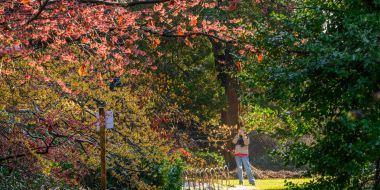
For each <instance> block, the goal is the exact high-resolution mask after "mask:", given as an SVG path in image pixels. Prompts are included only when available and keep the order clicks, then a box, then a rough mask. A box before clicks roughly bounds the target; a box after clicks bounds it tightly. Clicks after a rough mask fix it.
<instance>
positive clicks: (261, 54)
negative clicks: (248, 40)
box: [257, 52, 264, 63]
mask: <svg viewBox="0 0 380 190" xmlns="http://www.w3.org/2000/svg"><path fill="white" fill-rule="evenodd" d="M263 59H264V54H263V53H262V52H261V53H259V54H258V55H257V62H259V63H261V62H262V61H263Z"/></svg>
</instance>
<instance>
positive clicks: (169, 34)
mask: <svg viewBox="0 0 380 190" xmlns="http://www.w3.org/2000/svg"><path fill="white" fill-rule="evenodd" d="M142 30H143V31H145V32H149V33H152V34H156V35H159V36H163V37H175V38H186V37H189V36H193V35H195V36H205V37H208V38H212V39H214V40H218V41H221V42H225V43H232V42H234V41H235V40H230V41H229V40H226V39H223V38H220V37H218V36H214V35H211V34H207V33H204V32H186V33H184V34H183V35H179V34H176V32H174V31H164V32H160V31H154V30H152V29H150V28H147V27H142Z"/></svg>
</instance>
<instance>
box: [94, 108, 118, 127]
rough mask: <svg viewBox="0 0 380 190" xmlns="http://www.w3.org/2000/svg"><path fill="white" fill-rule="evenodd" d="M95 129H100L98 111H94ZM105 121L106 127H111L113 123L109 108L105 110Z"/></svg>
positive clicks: (111, 112)
mask: <svg viewBox="0 0 380 190" xmlns="http://www.w3.org/2000/svg"><path fill="white" fill-rule="evenodd" d="M95 115H96V131H100V126H99V120H100V118H99V112H96V114H95ZM105 121H106V128H107V129H112V128H113V126H114V124H113V111H112V110H109V111H106V118H105Z"/></svg>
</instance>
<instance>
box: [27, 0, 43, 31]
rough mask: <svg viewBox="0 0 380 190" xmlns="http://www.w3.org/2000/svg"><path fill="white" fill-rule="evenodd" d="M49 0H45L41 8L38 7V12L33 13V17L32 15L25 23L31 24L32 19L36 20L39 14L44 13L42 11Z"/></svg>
mask: <svg viewBox="0 0 380 190" xmlns="http://www.w3.org/2000/svg"><path fill="white" fill-rule="evenodd" d="M48 2H49V0H45V1H44V2H43V3H42V5H41V6H40V8H39V9H38V12H37V13H36V14H35V15H33V16H32V17H30V19H29V20H28V21H26V23H25V25H28V24H30V23H31V22H32V21H34V20H36V19H37V18H38V16H39V15H40V14H41V13H42V11H43V10H44V9H45V7H46V5H47V4H48Z"/></svg>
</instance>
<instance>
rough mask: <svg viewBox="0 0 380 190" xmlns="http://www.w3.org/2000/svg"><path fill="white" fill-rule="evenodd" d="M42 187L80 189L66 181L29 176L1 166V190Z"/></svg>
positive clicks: (39, 175)
mask: <svg viewBox="0 0 380 190" xmlns="http://www.w3.org/2000/svg"><path fill="white" fill-rule="evenodd" d="M42 186H43V187H45V188H46V189H48V188H61V189H73V190H74V189H79V187H75V186H70V185H68V184H66V183H65V181H64V180H59V179H56V178H52V177H49V176H45V175H43V174H42V173H30V174H29V175H27V174H25V171H22V170H11V169H9V168H7V167H5V166H0V189H12V190H25V189H41V187H42Z"/></svg>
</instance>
